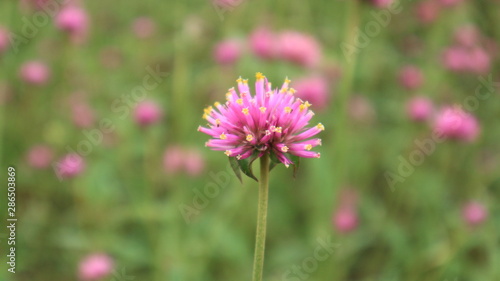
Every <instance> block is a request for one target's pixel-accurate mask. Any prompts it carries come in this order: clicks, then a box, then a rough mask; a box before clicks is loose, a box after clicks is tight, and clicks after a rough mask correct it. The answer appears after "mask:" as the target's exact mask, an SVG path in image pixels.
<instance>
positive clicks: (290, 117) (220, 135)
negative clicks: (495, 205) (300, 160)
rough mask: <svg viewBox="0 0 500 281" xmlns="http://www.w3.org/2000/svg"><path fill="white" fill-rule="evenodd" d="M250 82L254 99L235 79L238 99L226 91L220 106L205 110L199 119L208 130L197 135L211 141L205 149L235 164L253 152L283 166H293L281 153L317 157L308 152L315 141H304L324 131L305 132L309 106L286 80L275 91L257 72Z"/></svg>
mask: <svg viewBox="0 0 500 281" xmlns="http://www.w3.org/2000/svg"><path fill="white" fill-rule="evenodd" d="M256 78H257V81H256V82H255V96H252V95H251V94H250V88H249V86H248V80H244V79H241V77H240V78H239V79H238V80H237V82H238V92H239V95H238V92H237V91H236V90H235V89H234V88H231V89H229V91H228V93H227V94H226V99H227V102H226V103H225V104H221V103H218V102H216V103H215V104H214V107H215V108H214V107H212V106H209V107H207V108H205V113H204V114H203V118H204V119H206V120H207V121H208V122H209V128H206V127H201V126H200V127H199V128H198V131H200V132H203V133H205V134H208V135H210V136H212V137H213V139H210V140H209V141H208V142H207V143H206V146H208V147H210V148H211V149H212V150H218V151H224V153H225V154H226V155H227V156H229V157H236V158H237V159H238V160H242V159H245V158H248V157H250V156H251V155H252V154H253V153H254V152H258V153H259V154H258V157H261V156H263V155H264V154H266V153H270V154H274V155H275V156H276V158H277V159H278V160H279V161H280V162H281V163H283V164H285V166H287V167H288V166H289V165H291V164H294V163H293V161H292V160H291V159H290V157H289V155H287V154H291V155H295V156H299V157H307V158H319V157H320V154H319V153H318V152H314V151H311V149H312V148H313V147H315V146H317V145H321V139H318V138H313V139H310V138H311V137H313V136H315V135H316V134H318V133H319V132H321V131H323V130H324V129H325V127H324V126H323V125H322V124H321V123H319V124H318V125H316V126H314V127H312V128H305V126H306V125H308V124H309V120H311V118H312V117H313V115H314V113H313V112H312V111H311V110H309V107H310V106H311V104H310V103H309V102H307V101H302V100H301V99H299V98H296V97H295V96H294V93H295V90H294V89H293V88H289V84H290V80H288V79H285V82H284V83H283V86H281V89H280V90H278V89H274V90H273V89H272V88H271V83H270V82H268V81H267V78H266V77H265V76H263V75H262V73H257V74H256Z"/></svg>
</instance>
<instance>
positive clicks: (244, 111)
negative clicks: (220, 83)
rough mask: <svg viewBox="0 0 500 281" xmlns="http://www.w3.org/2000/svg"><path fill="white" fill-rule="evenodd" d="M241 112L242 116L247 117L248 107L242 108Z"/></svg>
mask: <svg viewBox="0 0 500 281" xmlns="http://www.w3.org/2000/svg"><path fill="white" fill-rule="evenodd" d="M241 112H243V114H245V115H248V107H245V108H243V109H242V110H241Z"/></svg>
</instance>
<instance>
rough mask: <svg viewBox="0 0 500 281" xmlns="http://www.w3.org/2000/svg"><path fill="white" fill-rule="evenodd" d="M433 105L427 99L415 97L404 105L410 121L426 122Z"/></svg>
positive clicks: (430, 114)
mask: <svg viewBox="0 0 500 281" xmlns="http://www.w3.org/2000/svg"><path fill="white" fill-rule="evenodd" d="M433 110H434V108H433V104H432V101H431V100H430V99H429V98H426V97H422V96H416V97H413V98H411V99H410V100H409V101H408V103H407V104H406V111H407V113H408V116H409V117H410V119H412V120H414V121H425V120H428V119H429V118H430V117H431V116H432V113H433Z"/></svg>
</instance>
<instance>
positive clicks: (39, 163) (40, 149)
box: [27, 145, 54, 169]
mask: <svg viewBox="0 0 500 281" xmlns="http://www.w3.org/2000/svg"><path fill="white" fill-rule="evenodd" d="M53 157H54V154H53V152H52V149H51V148H50V147H48V146H46V145H35V146H33V147H31V148H30V150H29V151H28V154H27V160H28V164H29V165H30V166H31V167H33V168H36V169H45V168H47V167H49V166H50V163H51V162H52V159H53Z"/></svg>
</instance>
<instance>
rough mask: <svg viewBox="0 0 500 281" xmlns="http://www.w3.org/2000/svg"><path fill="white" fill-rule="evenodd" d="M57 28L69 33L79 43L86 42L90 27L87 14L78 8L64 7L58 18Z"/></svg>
mask: <svg viewBox="0 0 500 281" xmlns="http://www.w3.org/2000/svg"><path fill="white" fill-rule="evenodd" d="M55 22H56V26H57V28H59V29H61V30H64V31H66V32H68V33H69V34H70V35H71V37H72V39H73V40H74V41H76V42H78V43H80V42H82V41H84V40H85V37H86V35H87V30H88V26H89V20H88V16H87V13H86V12H85V10H84V9H82V8H81V7H78V6H73V5H70V6H66V7H64V8H63V9H62V10H61V11H60V12H59V14H58V15H57V17H56V20H55Z"/></svg>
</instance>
